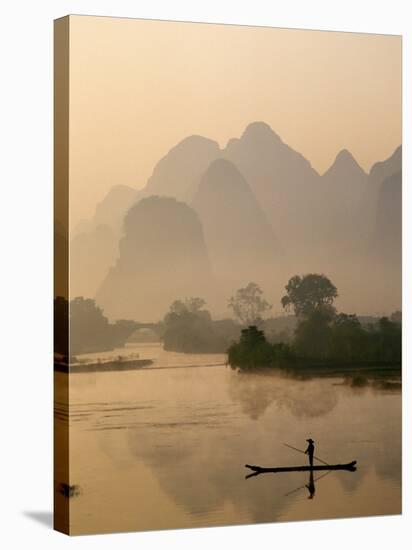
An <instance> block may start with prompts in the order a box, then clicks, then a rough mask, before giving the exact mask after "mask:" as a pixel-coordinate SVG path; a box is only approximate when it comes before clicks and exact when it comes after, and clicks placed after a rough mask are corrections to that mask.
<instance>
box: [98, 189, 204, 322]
mask: <svg viewBox="0 0 412 550" xmlns="http://www.w3.org/2000/svg"><path fill="white" fill-rule="evenodd" d="M211 281H212V274H211V269H210V264H209V259H208V254H207V250H206V245H205V241H204V237H203V230H202V226H201V223H200V221H199V219H198V216H197V214H196V213H195V211H194V210H193V209H192V208H190V207H189V206H188V205H187V204H185V203H182V202H179V201H177V200H176V199H174V198H170V197H157V196H151V197H147V198H144V199H142V200H140V201H139V202H138V203H137V204H135V205H134V206H133V207H132V208H131V209H130V210H129V211H128V213H127V215H126V217H125V220H124V235H123V237H122V238H121V240H120V243H119V257H118V260H117V262H116V264H115V265H114V266H113V267H112V268H111V269H110V270H109V272H108V274H107V276H106V278H105V280H104V281H103V283H102V284H101V286H100V288H99V290H98V292H97V294H96V301H97V303H98V305H99V306H100V307H102V308H103V310H104V312H105V315H107V316H108V317H109V318H111V319H119V318H128V319H136V320H140V321H142V320H146V321H158V320H159V319H161V318H163V316H164V315H165V313H166V312H167V310H168V308H169V306H170V304H171V303H172V302H173V301H174V300H177V299H182V298H185V297H190V296H201V297H202V298H207V291H208V290H209V289H210V288H211Z"/></svg>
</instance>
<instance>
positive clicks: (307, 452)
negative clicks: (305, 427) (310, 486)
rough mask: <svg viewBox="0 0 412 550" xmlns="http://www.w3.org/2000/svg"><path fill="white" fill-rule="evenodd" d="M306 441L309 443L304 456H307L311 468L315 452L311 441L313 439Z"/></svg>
mask: <svg viewBox="0 0 412 550" xmlns="http://www.w3.org/2000/svg"><path fill="white" fill-rule="evenodd" d="M306 441H307V442H308V443H309V445H308V448H307V449H306V451H305V455H309V464H310V465H311V466H313V454H314V452H315V445H314V443H315V442H314V441H313V439H310V438H309V439H307V440H306Z"/></svg>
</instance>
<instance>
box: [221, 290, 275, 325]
mask: <svg viewBox="0 0 412 550" xmlns="http://www.w3.org/2000/svg"><path fill="white" fill-rule="evenodd" d="M229 308H230V309H231V310H232V311H233V314H234V315H235V317H236V318H237V319H238V320H239V321H240V322H241V323H242V324H244V325H257V324H258V323H260V322H261V321H262V315H263V314H264V313H265V312H266V311H269V310H270V309H272V306H271V305H270V304H269V303H268V302H267V301H266V300H265V299H264V298H263V291H262V289H261V288H260V287H259V286H258V285H257V284H256V283H249V284H248V285H247V286H246V287H245V288H239V290H237V292H236V294H235V295H234V296H232V297H231V298H230V299H229Z"/></svg>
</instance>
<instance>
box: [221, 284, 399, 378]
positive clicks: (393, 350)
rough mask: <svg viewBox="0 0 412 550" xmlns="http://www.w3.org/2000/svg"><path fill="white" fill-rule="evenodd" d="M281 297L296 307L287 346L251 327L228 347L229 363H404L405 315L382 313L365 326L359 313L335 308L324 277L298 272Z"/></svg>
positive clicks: (332, 289)
mask: <svg viewBox="0 0 412 550" xmlns="http://www.w3.org/2000/svg"><path fill="white" fill-rule="evenodd" d="M286 291H287V294H286V295H285V296H283V298H282V300H281V302H282V305H283V307H284V308H285V309H289V308H291V307H292V308H293V309H294V311H295V314H296V316H297V321H298V322H297V326H296V328H295V332H294V336H293V338H292V339H291V341H290V343H289V345H287V344H285V343H283V344H281V345H280V344H271V343H269V342H267V340H266V337H265V335H264V333H263V331H258V330H257V328H256V327H255V326H250V327H249V328H248V329H245V330H243V331H242V336H241V338H240V341H239V342H238V343H236V344H234V345H232V346H231V347H230V348H229V350H228V354H229V362H230V364H231V365H232V366H238V367H241V368H251V367H264V366H266V367H271V366H278V367H281V366H293V365H297V364H299V363H300V364H305V363H306V364H309V363H313V362H315V363H316V362H317V361H318V362H321V363H322V364H325V362H326V363H330V364H332V365H333V364H343V363H345V364H347V363H354V362H368V363H373V362H376V363H396V364H398V363H400V361H401V347H402V346H401V339H402V338H401V336H402V326H401V315H400V314H398V313H395V314H394V315H393V319H394V320H390V319H388V318H387V317H382V318H381V319H379V321H378V322H377V323H374V324H372V323H371V324H368V325H366V326H362V325H361V323H360V321H359V319H358V317H357V316H356V315H348V314H346V313H337V312H336V309H335V307H334V303H333V302H334V299H335V298H336V297H337V295H338V292H337V289H336V287H335V286H334V285H333V283H332V282H331V281H330V280H329V279H328V278H327V277H326V276H325V275H318V274H309V275H305V276H303V277H300V276H298V275H295V276H294V277H292V278H291V279H290V280H289V282H288V284H287V285H286Z"/></svg>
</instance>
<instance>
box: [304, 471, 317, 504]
mask: <svg viewBox="0 0 412 550" xmlns="http://www.w3.org/2000/svg"><path fill="white" fill-rule="evenodd" d="M305 487H306V489H307V490H308V491H309V496H308V498H310V499H312V498H313V497H314V496H315V480H314V479H313V471H312V470H311V472H310V474H309V483H308V484H307V485H305Z"/></svg>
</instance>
